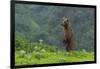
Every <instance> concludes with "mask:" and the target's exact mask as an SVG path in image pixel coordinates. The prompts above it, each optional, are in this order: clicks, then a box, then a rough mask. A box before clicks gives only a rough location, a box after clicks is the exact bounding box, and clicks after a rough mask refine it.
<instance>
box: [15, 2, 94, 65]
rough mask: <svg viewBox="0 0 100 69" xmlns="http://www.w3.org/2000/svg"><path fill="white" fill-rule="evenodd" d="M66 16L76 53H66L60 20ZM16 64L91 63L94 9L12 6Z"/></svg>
mask: <svg viewBox="0 0 100 69" xmlns="http://www.w3.org/2000/svg"><path fill="white" fill-rule="evenodd" d="M63 16H68V17H69V21H70V23H71V25H72V29H73V31H74V36H75V41H76V49H75V51H73V52H66V51H65V47H64V44H63V39H64V35H63V27H62V26H61V24H62V17H63ZM15 50H16V52H15V62H16V65H19V64H50V63H66V62H82V61H93V60H94V8H82V7H81V8H80V7H78V8H77V7H62V6H60V7H59V6H48V5H47V6H43V5H26V4H16V5H15Z"/></svg>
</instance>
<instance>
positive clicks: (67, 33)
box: [62, 17, 75, 52]
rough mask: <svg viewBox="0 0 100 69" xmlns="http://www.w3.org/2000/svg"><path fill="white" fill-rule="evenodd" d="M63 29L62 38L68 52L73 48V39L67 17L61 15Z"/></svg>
mask: <svg viewBox="0 0 100 69" xmlns="http://www.w3.org/2000/svg"><path fill="white" fill-rule="evenodd" d="M62 26H63V31H64V40H63V43H64V45H65V47H66V50H67V51H68V52H70V51H72V50H74V48H75V40H74V34H73V30H72V27H71V25H70V22H69V19H68V17H63V24H62Z"/></svg>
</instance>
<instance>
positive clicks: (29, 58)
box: [15, 50, 94, 65]
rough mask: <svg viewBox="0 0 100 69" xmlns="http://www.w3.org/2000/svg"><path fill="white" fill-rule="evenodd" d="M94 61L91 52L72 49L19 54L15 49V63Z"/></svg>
mask: <svg viewBox="0 0 100 69" xmlns="http://www.w3.org/2000/svg"><path fill="white" fill-rule="evenodd" d="M84 61H94V54H93V52H86V51H84V50H83V51H74V52H63V51H58V52H32V53H27V54H26V53H25V54H21V53H20V51H16V57H15V63H16V65H21V64H34V65H35V64H52V63H67V62H68V63H70V62H84Z"/></svg>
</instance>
